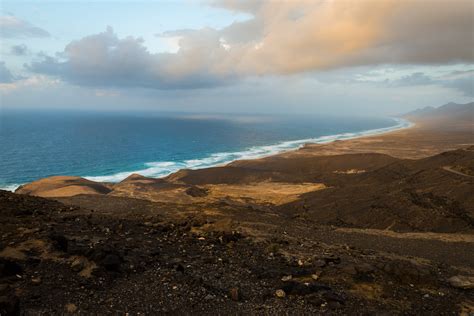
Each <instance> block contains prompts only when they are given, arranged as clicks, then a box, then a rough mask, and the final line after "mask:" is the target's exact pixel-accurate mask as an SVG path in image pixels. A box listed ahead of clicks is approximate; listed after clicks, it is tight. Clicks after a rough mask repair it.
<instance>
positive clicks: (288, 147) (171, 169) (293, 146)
mask: <svg viewBox="0 0 474 316" xmlns="http://www.w3.org/2000/svg"><path fill="white" fill-rule="evenodd" d="M390 118H391V119H393V120H394V122H395V123H396V124H395V125H392V126H389V127H382V128H377V129H370V130H364V131H361V132H348V133H339V134H333V135H324V136H319V137H313V138H305V139H299V140H292V141H282V142H279V143H276V144H272V145H264V146H254V147H250V148H248V149H245V150H242V151H236V152H220V153H214V154H211V155H209V156H207V157H204V158H199V159H190V160H185V161H178V162H174V161H158V162H148V163H145V166H147V168H145V169H141V170H133V171H122V172H117V173H115V174H111V175H101V176H82V175H80V177H83V178H85V179H87V180H90V181H94V182H102V183H119V182H120V181H122V180H124V179H126V178H127V177H128V176H130V175H132V174H140V175H142V176H145V177H150V178H155V179H160V178H164V177H167V176H169V175H171V174H173V173H176V172H178V171H180V170H183V169H192V170H199V169H206V168H212V167H221V166H226V165H229V164H232V163H236V162H239V161H248V160H259V159H264V158H269V157H272V156H278V155H282V154H289V153H292V152H296V151H299V150H301V149H303V148H305V147H307V146H308V145H311V144H330V143H333V142H336V141H348V140H354V139H360V138H366V137H372V136H380V135H387V134H389V133H393V132H396V131H400V130H405V129H410V128H413V127H414V126H415V125H416V124H415V123H414V122H412V121H409V120H407V119H404V118H401V117H390ZM36 180H39V179H36ZM36 180H33V181H36ZM27 183H29V182H27ZM24 184H26V183H22V184H10V185H7V186H4V187H1V188H0V189H1V190H6V191H10V192H15V191H16V190H17V189H18V188H19V187H20V186H22V185H24Z"/></svg>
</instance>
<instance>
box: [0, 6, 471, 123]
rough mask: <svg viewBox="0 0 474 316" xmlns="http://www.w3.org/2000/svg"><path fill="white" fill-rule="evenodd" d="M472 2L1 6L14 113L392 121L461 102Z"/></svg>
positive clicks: (0, 75) (5, 90) (465, 97)
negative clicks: (353, 117)
mask: <svg viewBox="0 0 474 316" xmlns="http://www.w3.org/2000/svg"><path fill="white" fill-rule="evenodd" d="M473 62H474V1H472V0H451V1H445V0H403V1H399V0H357V1H356V0H311V1H310V0H301V1H300V0H287V1H283V0H282V1H260V0H252V1H247V0H203V1H185V0H182V1H178V0H176V1H157V0H156V1H154V0H149V1H124V0H122V1H117V0H115V1H112V0H97V1H88V0H83V1H80V0H63V1H59V0H57V1H48V0H35V1H32V0H30V1H25V0H2V2H0V102H1V107H2V108H14V109H23V108H26V109H85V110H92V109H94V110H103V111H122V110H140V111H142V110H150V111H173V112H181V111H182V112H219V113H226V112H228V113H239V112H245V113H313V114H314V113H316V114H318V113H324V114H327V113H329V114H341V113H342V114H351V115H352V114H353V115H356V114H357V115H365V114H367V113H368V114H374V115H375V114H376V115H397V114H400V113H403V112H406V111H410V110H413V109H415V108H420V107H425V106H437V105H442V104H444V103H448V102H451V101H453V102H458V103H466V102H471V101H472V100H473V97H474V63H473Z"/></svg>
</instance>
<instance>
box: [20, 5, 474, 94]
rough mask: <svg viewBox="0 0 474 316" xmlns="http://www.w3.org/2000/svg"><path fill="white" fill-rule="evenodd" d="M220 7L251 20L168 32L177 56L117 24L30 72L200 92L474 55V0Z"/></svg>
mask: <svg viewBox="0 0 474 316" xmlns="http://www.w3.org/2000/svg"><path fill="white" fill-rule="evenodd" d="M212 5H214V6H218V7H221V8H223V9H226V10H233V11H238V12H244V13H247V14H248V15H249V19H248V20H245V21H241V22H234V23H232V24H230V25H229V26H227V27H225V28H223V29H219V30H216V29H212V28H202V29H197V30H192V29H187V30H177V31H168V32H165V33H162V34H160V35H159V36H163V37H172V38H179V40H178V49H177V51H176V52H173V53H171V52H169V53H156V54H154V53H150V52H149V51H148V50H147V48H146V46H145V44H144V42H143V40H141V39H140V38H135V37H126V38H119V37H118V36H117V35H116V34H115V33H114V32H113V30H112V29H111V28H109V29H107V31H105V32H103V33H100V34H95V35H91V36H87V37H84V38H82V39H80V40H77V41H74V42H71V43H70V44H69V45H67V46H66V48H65V49H64V51H63V52H61V53H60V54H58V55H57V56H55V57H51V56H46V57H45V58H44V59H43V60H41V61H36V62H33V63H31V64H30V65H29V69H30V70H32V71H36V72H38V73H43V74H49V75H57V76H59V77H61V78H62V79H64V80H66V81H69V82H72V83H75V84H78V85H85V86H99V87H107V86H112V87H145V88H155V89H195V88H206V87H214V86H220V85H226V84H228V83H231V82H233V81H234V80H236V79H239V78H243V77H249V76H258V75H288V74H295V73H302V72H312V71H321V70H331V69H338V68H347V67H354V66H364V65H379V64H395V65H396V64H436V65H438V64H446V63H458V62H465V63H472V62H473V61H474V53H473V50H472V48H471V46H472V35H473V32H472V1H471V0H456V1H444V0H411V1H398V0H380V1H374V0H358V1H334V0H319V1H304V0H301V1H300V0H294V1H248V0H245V1H237V0H223V1H213V2H212ZM428 9H429V14H427V10H428ZM412 79H416V80H420V79H422V78H412Z"/></svg>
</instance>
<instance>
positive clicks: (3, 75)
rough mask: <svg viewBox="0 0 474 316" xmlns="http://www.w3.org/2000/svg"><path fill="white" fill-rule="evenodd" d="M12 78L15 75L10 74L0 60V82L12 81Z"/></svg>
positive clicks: (13, 78)
mask: <svg viewBox="0 0 474 316" xmlns="http://www.w3.org/2000/svg"><path fill="white" fill-rule="evenodd" d="M14 80H15V77H14V76H13V75H12V73H11V72H10V70H9V69H8V68H7V66H6V65H5V63H4V62H3V61H2V62H0V84H4V83H12V82H13V81H14Z"/></svg>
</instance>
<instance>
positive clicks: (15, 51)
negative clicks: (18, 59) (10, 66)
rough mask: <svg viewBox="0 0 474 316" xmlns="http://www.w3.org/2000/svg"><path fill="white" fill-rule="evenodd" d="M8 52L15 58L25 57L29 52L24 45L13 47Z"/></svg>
mask: <svg viewBox="0 0 474 316" xmlns="http://www.w3.org/2000/svg"><path fill="white" fill-rule="evenodd" d="M10 52H11V54H12V55H15V56H25V55H28V53H29V50H28V47H27V46H26V45H25V44H20V45H13V46H12V47H11V48H10Z"/></svg>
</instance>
